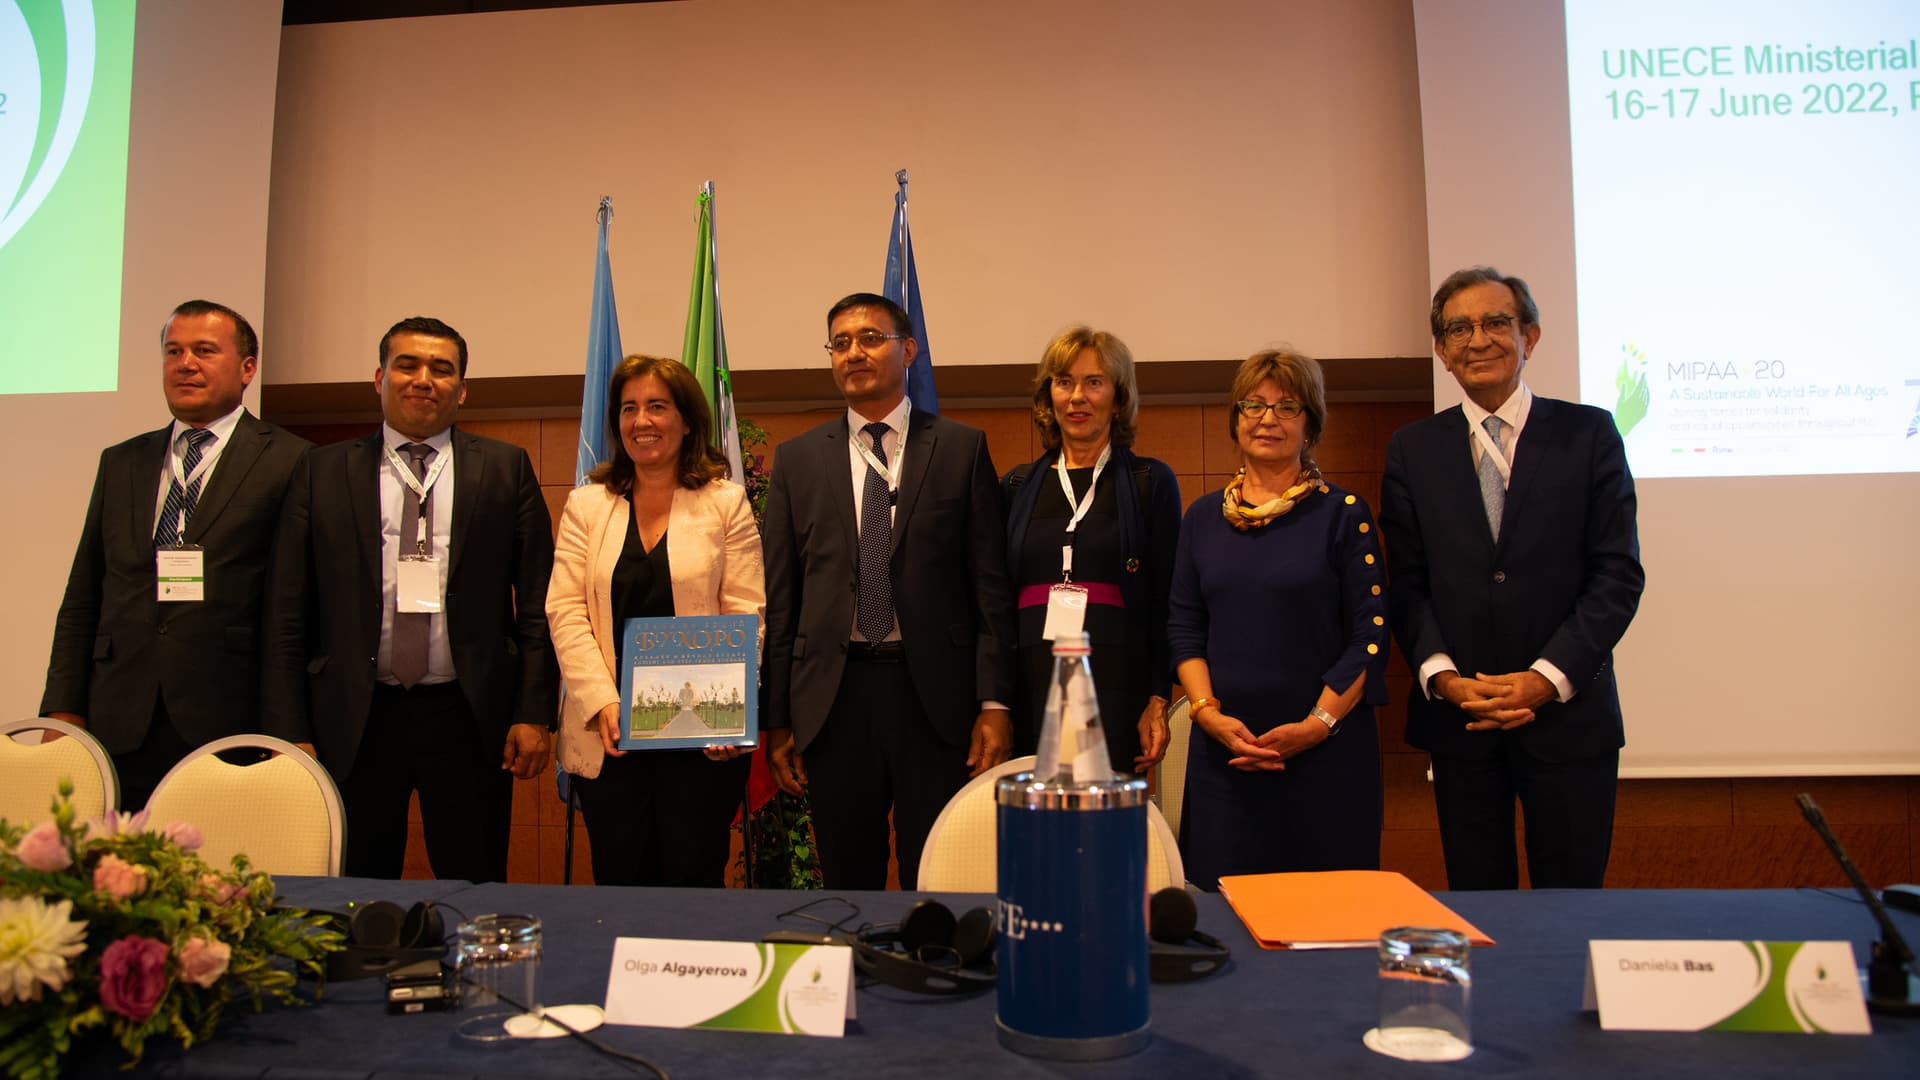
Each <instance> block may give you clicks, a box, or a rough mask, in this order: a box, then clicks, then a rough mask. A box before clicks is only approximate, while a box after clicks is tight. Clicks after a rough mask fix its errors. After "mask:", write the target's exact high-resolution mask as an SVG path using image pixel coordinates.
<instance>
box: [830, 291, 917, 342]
mask: <svg viewBox="0 0 1920 1080" xmlns="http://www.w3.org/2000/svg"><path fill="white" fill-rule="evenodd" d="M857 307H877V308H882V309H884V310H885V311H886V313H887V314H888V315H891V316H893V332H894V333H896V334H900V335H902V336H905V337H912V336H913V316H911V315H909V314H907V309H906V308H903V307H901V306H900V305H899V304H896V303H894V302H893V301H891V300H889V299H887V298H886V297H884V296H881V295H880V294H879V293H870V292H857V293H848V294H847V295H846V296H843V297H841V298H840V302H839V303H837V304H835V305H833V306H832V307H830V308H828V309H827V332H828V333H832V332H833V320H835V319H837V318H839V317H840V313H841V312H843V311H845V310H847V309H848V308H857Z"/></svg>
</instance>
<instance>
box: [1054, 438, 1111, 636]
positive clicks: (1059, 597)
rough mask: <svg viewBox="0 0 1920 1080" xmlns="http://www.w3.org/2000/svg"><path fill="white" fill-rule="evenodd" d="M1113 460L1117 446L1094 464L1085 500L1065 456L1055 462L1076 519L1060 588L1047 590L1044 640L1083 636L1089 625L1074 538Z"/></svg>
mask: <svg viewBox="0 0 1920 1080" xmlns="http://www.w3.org/2000/svg"><path fill="white" fill-rule="evenodd" d="M1112 457H1113V444H1112V443H1108V444H1107V446H1106V448H1105V449H1103V450H1101V451H1100V460H1098V461H1096V462H1094V463H1093V480H1092V481H1091V482H1090V483H1088V484H1087V495H1086V498H1084V499H1076V498H1074V496H1073V481H1072V480H1070V479H1068V477H1067V455H1066V454H1065V453H1064V452H1063V453H1061V455H1060V456H1059V457H1058V458H1056V459H1054V463H1053V465H1054V472H1055V473H1056V474H1057V475H1058V476H1059V477H1060V490H1061V491H1062V492H1064V493H1065V494H1066V496H1067V506H1068V507H1069V508H1070V509H1072V511H1073V516H1072V517H1071V518H1069V519H1068V520H1067V542H1066V543H1064V544H1061V545H1060V584H1058V585H1055V586H1054V587H1053V588H1051V589H1048V590H1047V623H1046V626H1044V627H1042V628H1041V630H1040V636H1041V637H1042V638H1044V639H1045V640H1047V641H1054V640H1056V639H1058V638H1060V637H1061V636H1063V635H1065V636H1071V635H1074V634H1078V633H1080V632H1081V629H1082V627H1084V626H1085V625H1086V621H1087V590H1086V588H1085V587H1084V586H1080V585H1075V584H1074V583H1073V538H1074V532H1075V530H1076V529H1078V528H1079V527H1080V519H1081V518H1084V517H1086V516H1087V511H1088V510H1091V509H1093V496H1094V492H1096V491H1097V490H1099V487H1100V473H1101V471H1102V470H1104V469H1105V468H1106V467H1107V462H1108V460H1110V459H1111V458H1112Z"/></svg>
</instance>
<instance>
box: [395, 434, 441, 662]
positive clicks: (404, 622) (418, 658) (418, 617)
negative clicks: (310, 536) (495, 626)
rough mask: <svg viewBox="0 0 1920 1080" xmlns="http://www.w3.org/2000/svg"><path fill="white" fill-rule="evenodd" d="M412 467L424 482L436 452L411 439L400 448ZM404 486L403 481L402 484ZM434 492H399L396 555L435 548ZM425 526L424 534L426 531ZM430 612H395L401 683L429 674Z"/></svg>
mask: <svg viewBox="0 0 1920 1080" xmlns="http://www.w3.org/2000/svg"><path fill="white" fill-rule="evenodd" d="M400 452H401V453H402V454H405V455H406V456H407V459H408V461H407V464H409V465H410V466H412V468H413V478H414V479H415V480H419V481H421V482H423V483H424V482H425V481H426V478H427V462H429V461H431V460H433V456H434V454H435V453H436V451H435V450H434V448H433V447H431V446H428V445H427V444H426V443H408V444H406V445H405V446H402V447H401V448H400ZM403 486H404V485H403ZM432 505H433V492H432V491H428V492H427V494H426V496H425V497H424V498H422V497H419V496H416V495H415V494H414V493H413V492H412V491H411V490H403V491H401V492H400V550H399V551H398V552H397V553H396V556H404V555H415V554H422V553H431V552H432V550H433V512H432V510H431V509H430V508H431V507H432ZM423 526H424V535H423ZM431 618H433V616H431V615H424V614H420V613H418V612H413V613H407V612H400V611H396V612H394V614H393V677H394V678H396V679H398V680H400V685H401V686H406V687H411V686H412V685H413V684H414V683H417V682H419V681H420V680H421V679H423V678H426V675H427V639H428V622H427V621H428V620H429V619H431Z"/></svg>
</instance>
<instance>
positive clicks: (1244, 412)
mask: <svg viewBox="0 0 1920 1080" xmlns="http://www.w3.org/2000/svg"><path fill="white" fill-rule="evenodd" d="M1233 407H1234V408H1235V409H1237V410H1239V412H1240V415H1241V416H1244V417H1246V418H1247V419H1249V420H1258V419H1260V418H1261V417H1263V416H1265V415H1267V412H1268V411H1269V410H1271V411H1272V412H1273V415H1274V416H1276V417H1278V418H1280V419H1282V420H1291V419H1293V418H1294V417H1296V416H1299V415H1300V414H1301V413H1303V412H1306V411H1307V407H1306V406H1305V405H1302V404H1300V403H1299V402H1297V401H1251V400H1249V401H1236V402H1234V403H1233Z"/></svg>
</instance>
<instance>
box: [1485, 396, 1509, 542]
mask: <svg viewBox="0 0 1920 1080" xmlns="http://www.w3.org/2000/svg"><path fill="white" fill-rule="evenodd" d="M1481 425H1482V426H1484V427H1485V428H1486V429H1487V434H1488V435H1489V436H1491V437H1492V439H1493V445H1494V446H1496V447H1500V432H1501V429H1503V428H1505V427H1506V426H1507V425H1506V422H1505V421H1503V420H1501V419H1500V418H1499V417H1497V416H1489V417H1487V418H1486V419H1485V420H1483V421H1481ZM1500 453H1501V455H1502V457H1503V459H1504V456H1505V454H1506V449H1505V448H1504V447H1501V448H1500ZM1480 501H1481V502H1483V503H1485V504H1486V505H1487V526H1488V527H1489V528H1491V529H1492V530H1493V538H1494V539H1495V540H1498V539H1500V516H1501V515H1502V514H1504V513H1505V512H1506V509H1507V482H1506V479H1505V478H1504V477H1502V476H1501V475H1500V466H1498V465H1496V464H1494V460H1493V451H1491V450H1490V451H1487V452H1486V453H1483V454H1481V455H1480Z"/></svg>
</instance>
